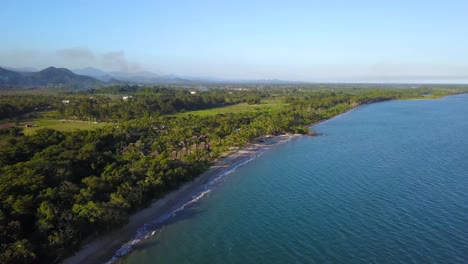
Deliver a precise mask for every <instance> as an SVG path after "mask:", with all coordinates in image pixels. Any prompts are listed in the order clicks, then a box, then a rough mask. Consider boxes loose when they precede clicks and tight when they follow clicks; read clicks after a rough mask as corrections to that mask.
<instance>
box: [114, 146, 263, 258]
mask: <svg viewBox="0 0 468 264" xmlns="http://www.w3.org/2000/svg"><path fill="white" fill-rule="evenodd" d="M262 154H263V152H261V151H258V152H256V153H255V154H253V155H250V156H249V157H248V158H246V159H244V160H241V161H239V162H238V164H236V165H235V166H234V167H232V168H230V169H229V170H227V171H224V172H222V173H220V174H219V175H217V176H216V177H215V178H213V179H212V180H210V181H209V182H208V183H207V184H206V185H204V186H203V188H202V189H201V190H200V191H199V192H196V194H195V195H194V196H192V197H191V199H190V200H189V201H187V202H184V203H183V204H182V205H181V206H179V207H177V208H176V209H174V210H171V211H170V212H168V213H166V214H163V215H161V216H160V217H158V218H156V219H154V220H153V221H151V222H149V223H147V224H144V225H143V226H142V227H141V228H139V229H137V231H136V235H135V236H134V237H133V238H132V239H131V240H130V241H128V242H127V243H125V244H123V245H122V246H121V247H120V248H119V249H118V250H117V251H116V252H115V254H114V256H112V258H111V259H110V260H109V261H107V262H106V264H111V263H114V262H115V261H117V260H118V259H119V258H120V257H122V256H125V255H127V254H128V253H130V252H131V251H132V250H133V249H134V246H135V245H136V244H138V243H140V242H141V241H142V240H144V239H147V238H150V237H152V236H154V235H156V234H157V233H159V232H161V230H162V229H163V227H164V223H166V222H167V221H168V220H170V219H171V218H173V217H175V216H176V215H177V213H179V212H181V211H183V210H184V209H185V208H186V207H187V206H190V205H192V204H194V203H196V202H198V201H199V200H200V199H202V198H203V197H204V196H205V195H206V194H208V193H210V192H211V190H212V189H213V188H214V187H215V186H216V185H217V184H218V183H219V182H220V181H221V180H222V179H223V178H224V177H226V176H227V175H229V174H231V173H233V172H235V171H236V170H237V169H239V168H240V167H242V166H244V165H246V164H247V163H249V162H251V161H252V160H254V159H255V158H257V157H259V156H261V155H262Z"/></svg>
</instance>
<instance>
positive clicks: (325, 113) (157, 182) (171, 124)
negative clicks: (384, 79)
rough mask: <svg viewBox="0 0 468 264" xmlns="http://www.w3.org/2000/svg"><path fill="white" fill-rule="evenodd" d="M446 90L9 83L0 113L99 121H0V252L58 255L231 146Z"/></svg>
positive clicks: (11, 256)
mask: <svg viewBox="0 0 468 264" xmlns="http://www.w3.org/2000/svg"><path fill="white" fill-rule="evenodd" d="M457 92H458V91H457V90H453V89H452V90H449V89H443V90H441V89H429V88H424V89H381V90H374V89H338V90H325V89H320V90H317V89H315V90H311V89H305V88H304V89H302V88H301V89H299V88H288V89H284V88H275V89H245V90H242V89H231V90H229V89H210V90H208V91H196V92H192V93H191V90H189V89H182V88H162V87H137V86H115V87H106V88H103V89H98V90H89V91H83V92H79V93H61V94H30V93H25V94H8V95H2V96H1V97H0V118H1V119H5V120H9V121H12V120H13V121H15V120H20V119H21V117H22V116H24V115H28V114H29V115H33V116H34V115H39V114H40V113H41V112H44V111H48V112H50V115H51V116H54V117H56V118H67V119H79V120H93V121H99V122H108V123H109V125H107V126H105V127H103V128H99V129H96V130H89V131H87V130H77V131H70V132H60V131H56V130H51V129H42V130H38V131H37V132H36V133H34V134H32V135H24V134H23V133H21V129H19V128H5V129H2V130H1V131H0V132H1V133H0V134H1V135H0V143H1V148H0V166H1V168H0V262H1V263H57V262H60V260H62V259H63V258H64V257H66V256H68V255H70V254H71V253H72V252H73V251H74V250H76V249H77V248H78V247H79V246H80V243H81V242H82V241H83V240H84V239H86V238H89V237H95V236H97V235H99V234H101V233H104V232H107V231H109V230H111V229H114V228H116V227H118V226H121V225H123V224H125V223H126V222H127V221H128V217H129V215H130V214H132V213H133V212H135V211H136V210H138V209H141V208H143V207H145V206H148V205H149V204H150V203H151V202H153V201H154V200H156V199H158V198H159V197H162V196H163V195H164V194H166V193H167V192H169V191H171V190H173V189H175V188H177V187H179V186H180V185H181V184H182V183H184V182H187V181H190V180H191V179H193V178H194V177H197V176H198V175H200V173H201V172H203V171H204V170H206V169H207V168H208V167H209V166H210V165H211V164H212V162H213V161H214V160H215V159H216V158H218V157H220V155H221V154H222V153H226V151H228V150H229V149H230V148H231V147H241V146H243V145H245V144H246V143H247V142H249V141H253V140H255V139H256V138H258V137H259V136H262V135H267V134H270V135H276V134H282V133H302V134H306V133H308V128H307V125H310V124H312V123H314V122H318V121H320V120H324V119H327V118H330V117H332V116H335V115H337V114H340V113H343V112H345V111H347V110H349V109H351V108H354V107H356V106H359V105H362V104H366V103H373V102H379V101H385V100H393V99H404V98H417V97H421V96H423V95H428V94H430V95H433V96H442V95H447V94H453V93H457ZM272 98H274V99H275V100H281V101H282V102H283V103H284V104H285V106H286V107H285V108H284V109H283V108H281V109H278V110H277V111H262V110H258V111H250V112H241V113H224V114H217V115H212V116H199V115H190V114H189V115H187V116H177V115H174V114H175V113H180V112H186V111H190V110H198V109H210V108H215V107H221V106H226V105H232V104H238V103H244V102H247V103H249V104H262V102H263V100H269V99H272Z"/></svg>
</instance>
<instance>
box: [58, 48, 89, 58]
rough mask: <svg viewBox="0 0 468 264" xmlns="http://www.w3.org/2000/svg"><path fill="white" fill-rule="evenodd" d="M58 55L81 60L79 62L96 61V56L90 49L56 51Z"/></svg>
mask: <svg viewBox="0 0 468 264" xmlns="http://www.w3.org/2000/svg"><path fill="white" fill-rule="evenodd" d="M56 53H57V55H59V56H62V57H63V58H66V59H71V60H75V59H79V60H95V59H96V55H95V54H94V53H93V52H92V51H91V50H90V49H88V48H69V49H59V50H57V51H56Z"/></svg>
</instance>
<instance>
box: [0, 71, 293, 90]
mask: <svg viewBox="0 0 468 264" xmlns="http://www.w3.org/2000/svg"><path fill="white" fill-rule="evenodd" d="M202 83H259V84H261V83H263V84H267V83H268V84H288V83H294V82H291V81H283V80H225V79H219V78H209V77H207V78H203V77H183V76H178V75H173V74H170V75H160V74H157V73H153V72H149V71H140V72H132V73H129V72H121V71H111V72H106V71H103V70H100V69H97V68H93V67H86V68H81V69H74V70H69V69H66V68H56V67H52V66H51V67H48V68H46V69H43V70H40V71H39V70H37V69H35V68H32V67H22V68H11V67H3V68H0V87H3V88H5V87H42V86H64V87H68V88H75V89H87V88H92V87H95V86H97V85H103V86H106V85H119V84H179V85H181V84H202Z"/></svg>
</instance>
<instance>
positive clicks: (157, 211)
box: [62, 134, 301, 264]
mask: <svg viewBox="0 0 468 264" xmlns="http://www.w3.org/2000/svg"><path fill="white" fill-rule="evenodd" d="M298 136H301V135H297V134H295V135H293V134H286V135H279V136H272V137H263V139H264V141H263V142H257V143H249V144H247V145H246V146H244V147H243V148H240V149H239V150H237V151H233V152H231V153H229V154H228V155H227V156H226V157H224V158H220V159H218V160H217V161H216V162H215V163H214V165H213V166H211V167H210V168H209V169H208V170H207V171H205V172H204V173H202V174H201V175H200V176H198V177H196V178H195V179H194V180H192V181H190V182H187V183H185V184H183V185H182V186H181V187H180V188H179V189H177V190H174V191H172V192H169V193H168V194H166V195H165V196H164V197H162V198H160V199H158V200H156V201H155V202H153V203H152V204H151V205H150V206H149V207H148V208H145V209H142V210H140V211H138V212H136V213H135V214H133V215H131V216H130V218H129V222H128V223H127V224H126V225H124V226H123V227H121V228H119V229H117V230H113V231H110V232H109V233H107V234H104V235H102V236H100V237H97V238H96V239H95V240H92V241H90V242H88V243H85V244H84V245H83V246H82V247H81V249H80V250H78V251H77V252H76V253H75V254H74V255H72V256H70V257H68V258H66V259H65V260H64V261H63V262H62V263H63V264H78V263H104V262H106V261H109V260H110V259H111V258H112V256H113V255H114V254H115V252H116V251H117V250H118V249H119V248H120V247H121V246H122V245H124V244H125V243H126V242H128V241H129V240H131V239H132V238H133V237H134V236H135V234H136V231H137V229H138V228H140V227H142V226H143V225H144V224H145V223H149V222H151V221H152V220H154V219H157V218H158V217H160V216H162V215H164V214H169V213H171V212H173V211H174V210H175V209H177V207H178V206H180V203H181V201H184V200H186V199H188V198H191V197H192V196H193V195H194V192H195V191H196V190H197V189H199V188H201V187H202V186H204V185H205V184H207V183H209V182H210V181H212V180H213V179H215V178H216V177H218V176H219V175H222V174H223V173H226V172H228V171H230V170H232V169H234V168H236V167H237V166H239V165H241V164H243V163H245V162H247V161H248V159H249V158H250V157H252V156H253V155H255V154H256V153H257V152H259V151H261V150H264V149H266V148H268V147H272V146H276V145H279V144H281V143H284V142H286V141H289V140H290V139H292V138H294V137H298Z"/></svg>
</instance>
